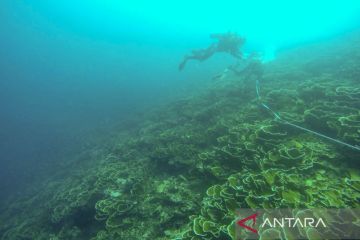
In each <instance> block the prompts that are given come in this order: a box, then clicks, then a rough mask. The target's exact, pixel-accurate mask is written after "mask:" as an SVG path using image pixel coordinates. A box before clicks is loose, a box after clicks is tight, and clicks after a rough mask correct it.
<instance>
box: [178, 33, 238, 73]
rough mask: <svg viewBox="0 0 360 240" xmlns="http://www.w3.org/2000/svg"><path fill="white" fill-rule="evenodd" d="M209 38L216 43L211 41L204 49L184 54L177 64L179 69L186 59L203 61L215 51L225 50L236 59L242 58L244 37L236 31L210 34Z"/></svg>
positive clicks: (182, 66)
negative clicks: (241, 49) (215, 40)
mask: <svg viewBox="0 0 360 240" xmlns="http://www.w3.org/2000/svg"><path fill="white" fill-rule="evenodd" d="M210 37H211V38H213V39H217V42H216V43H212V44H211V45H210V46H209V47H207V48H205V49H199V50H193V51H192V53H191V54H190V55H186V56H185V57H184V59H183V61H182V62H181V63H180V65H179V71H181V70H183V69H184V67H185V65H186V63H187V61H188V60H190V59H194V60H198V61H204V60H206V59H208V58H210V57H211V56H212V55H214V54H215V53H216V52H226V53H229V54H231V55H232V56H234V57H235V58H237V59H241V58H242V53H241V51H240V48H241V47H242V45H243V44H244V43H245V39H244V38H242V37H240V36H239V35H237V34H236V33H231V32H228V33H225V34H211V35H210Z"/></svg>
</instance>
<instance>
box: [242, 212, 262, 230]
mask: <svg viewBox="0 0 360 240" xmlns="http://www.w3.org/2000/svg"><path fill="white" fill-rule="evenodd" d="M257 215H258V214H257V213H255V214H253V215H250V216H248V217H246V218H244V219H241V220H239V221H237V224H238V225H239V226H240V227H243V228H245V229H247V230H249V231H252V232H253V233H257V232H258V231H257V230H256V229H254V228H252V227H249V226H248V225H245V222H247V221H249V220H252V222H253V223H252V226H254V225H255V223H256V217H257Z"/></svg>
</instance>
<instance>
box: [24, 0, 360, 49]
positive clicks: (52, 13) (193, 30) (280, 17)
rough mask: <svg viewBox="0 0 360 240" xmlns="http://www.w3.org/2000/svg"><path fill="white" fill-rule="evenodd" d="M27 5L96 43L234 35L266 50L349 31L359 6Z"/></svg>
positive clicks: (229, 2)
mask: <svg viewBox="0 0 360 240" xmlns="http://www.w3.org/2000/svg"><path fill="white" fill-rule="evenodd" d="M28 4H30V5H32V6H33V9H37V10H38V11H41V13H42V14H43V15H44V16H47V17H49V18H51V19H52V21H53V22H55V23H56V24H57V25H60V26H62V27H65V28H69V29H73V30H75V31H78V32H82V33H83V34H89V33H93V35H98V37H99V35H100V36H101V35H107V36H112V37H113V38H116V37H121V36H123V35H124V34H133V35H136V36H137V37H142V36H151V37H152V38H157V37H160V38H161V37H163V36H167V35H171V36H173V37H174V38H176V37H178V38H183V37H184V36H193V37H195V38H196V37H197V36H201V37H203V36H204V35H209V34H210V33H214V32H226V31H236V32H238V33H239V34H241V35H243V36H245V37H246V38H247V39H248V42H254V43H256V44H258V45H261V46H263V47H264V48H267V49H275V48H279V47H281V46H283V45H286V44H294V43H299V42H304V41H311V40H317V39H318V38H324V37H327V36H331V35H334V34H337V33H341V32H343V31H347V30H349V29H353V28H355V27H357V26H358V24H359V23H360V21H359V20H360V1H355V0H343V1H339V0H334V1H310V0H305V1H284V0H282V1H235V0H224V1H221V2H214V1H204V0H200V1H190V0H183V1H159V0H157V1H145V0H138V1H129V0H128V1H118V0H108V1H103V0H93V1H86V0H78V1H70V0H63V1H45V0H40V1H37V2H30V1H28ZM107 40H110V41H111V39H107ZM143 40H144V41H146V39H143Z"/></svg>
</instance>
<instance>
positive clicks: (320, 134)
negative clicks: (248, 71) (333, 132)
mask: <svg viewBox="0 0 360 240" xmlns="http://www.w3.org/2000/svg"><path fill="white" fill-rule="evenodd" d="M259 85H260V83H259V80H256V95H257V98H258V100H259V101H260V104H261V105H262V106H263V107H264V108H266V109H267V110H268V111H269V112H271V113H272V114H273V115H274V117H275V119H276V120H279V121H280V122H282V123H284V124H287V125H290V126H292V127H295V128H297V129H300V130H303V131H306V132H308V133H312V134H314V135H316V136H319V137H322V138H325V139H327V140H330V141H333V142H336V143H338V144H341V145H343V146H346V147H349V148H352V149H354V150H358V151H360V147H359V146H354V145H351V144H348V143H346V142H343V141H340V140H338V139H335V138H331V137H329V136H326V135H324V134H322V133H318V132H315V131H313V130H310V129H307V128H304V127H301V126H299V125H296V124H294V123H291V122H288V121H286V120H283V119H282V118H281V117H280V116H279V114H277V113H276V112H275V111H273V110H272V109H271V108H270V107H269V106H268V105H266V104H265V103H263V102H262V101H261V97H260V87H259Z"/></svg>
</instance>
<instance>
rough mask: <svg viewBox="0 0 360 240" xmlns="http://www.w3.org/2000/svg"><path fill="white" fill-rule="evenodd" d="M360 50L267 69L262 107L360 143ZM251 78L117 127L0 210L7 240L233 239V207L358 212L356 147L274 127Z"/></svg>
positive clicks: (311, 54)
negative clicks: (102, 145)
mask: <svg viewBox="0 0 360 240" xmlns="http://www.w3.org/2000/svg"><path fill="white" fill-rule="evenodd" d="M359 44H360V42H359V41H354V44H352V45H353V46H352V47H351V49H350V47H349V49H345V48H344V47H341V44H339V43H329V44H328V49H331V50H332V51H338V52H337V53H336V54H335V55H337V58H336V59H333V58H327V57H326V56H323V55H321V54H320V53H319V54H316V49H310V51H303V52H301V51H300V50H297V51H298V52H296V51H295V52H293V53H291V52H290V53H288V55H285V56H282V57H279V59H278V60H276V61H274V62H272V63H268V64H263V69H264V74H263V78H262V81H261V84H262V86H261V87H262V89H261V93H262V100H263V101H264V102H266V103H268V104H269V105H270V106H272V107H273V108H274V109H276V111H277V112H278V113H279V114H280V115H281V116H282V117H284V118H286V119H288V120H289V121H290V120H291V121H292V122H293V123H296V124H298V125H301V126H304V127H308V128H311V129H313V130H315V131H318V132H322V133H327V134H328V135H329V136H331V137H334V138H337V139H341V140H343V141H345V142H347V143H349V144H352V145H354V146H356V145H360V110H359V109H360V106H359V105H360V85H359V79H360V74H359V73H360V46H359ZM309 48H311V47H309ZM313 48H315V47H313ZM294 56H297V57H296V58H294ZM295 59H296V60H295ZM335 66H336V67H335ZM255 77H256V75H252V74H251V72H250V73H247V74H246V75H240V76H237V75H231V74H229V76H227V77H226V78H224V79H218V80H217V81H215V82H212V83H210V85H209V86H208V87H207V89H206V91H203V92H202V93H200V94H198V95H196V96H191V97H188V98H186V99H183V100H181V101H179V102H177V103H174V104H171V105H169V106H167V107H164V108H163V109H161V110H157V111H156V112H153V113H151V114H150V116H146V119H145V120H144V121H143V123H142V124H141V126H139V128H138V129H136V130H134V129H133V130H131V131H130V130H126V129H123V130H121V131H119V137H118V138H115V139H113V142H112V144H111V145H110V147H109V146H108V147H107V148H106V149H102V150H101V151H99V150H98V149H94V150H93V151H92V152H90V153H87V154H86V157H87V158H88V160H87V161H86V162H87V163H86V165H85V164H84V165H83V166H79V164H80V163H79V162H77V161H74V163H70V164H69V166H66V167H64V176H65V177H59V176H55V177H53V178H51V179H49V180H48V181H47V182H43V183H42V185H41V186H39V188H40V189H41V191H39V190H37V189H29V191H28V192H26V193H23V197H22V198H19V197H17V198H16V199H15V198H14V199H12V200H11V202H10V203H8V205H7V208H6V209H1V211H2V212H3V214H1V219H0V222H1V224H0V233H1V234H2V240H7V239H52V240H55V239H70V240H71V239H92V240H102V239H104V240H105V239H106V240H108V239H184V240H186V239H191V240H196V239H235V236H234V235H235V229H234V221H235V217H236V209H238V208H264V209H269V208H358V207H360V206H359V199H360V174H359V168H358V167H359V161H358V160H359V159H360V155H359V152H357V151H352V150H349V149H346V148H345V147H343V146H340V145H337V144H334V143H332V142H329V141H326V139H321V138H319V137H317V136H314V135H311V134H309V133H306V132H302V131H300V130H298V129H294V128H291V127H290V126H287V125H286V124H282V123H281V122H278V121H276V120H274V119H273V116H272V115H271V114H269V112H267V111H266V110H265V109H263V108H261V107H260V106H259V102H258V101H257V97H256V93H255V86H254V78H255ZM134 132H135V133H134ZM79 158H80V157H79ZM81 158H84V156H81ZM74 166H76V167H74ZM69 169H76V171H75V170H73V171H70V170H69ZM69 171H70V172H71V174H69ZM59 179H60V180H59ZM2 208H3V207H2ZM14 213H16V214H14ZM306 234H308V236H307V237H311V234H312V233H310V232H308V233H306ZM261 237H262V239H269V238H291V236H288V235H287V233H286V232H285V233H284V232H277V231H275V230H269V231H264V232H263V233H262V236H261Z"/></svg>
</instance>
